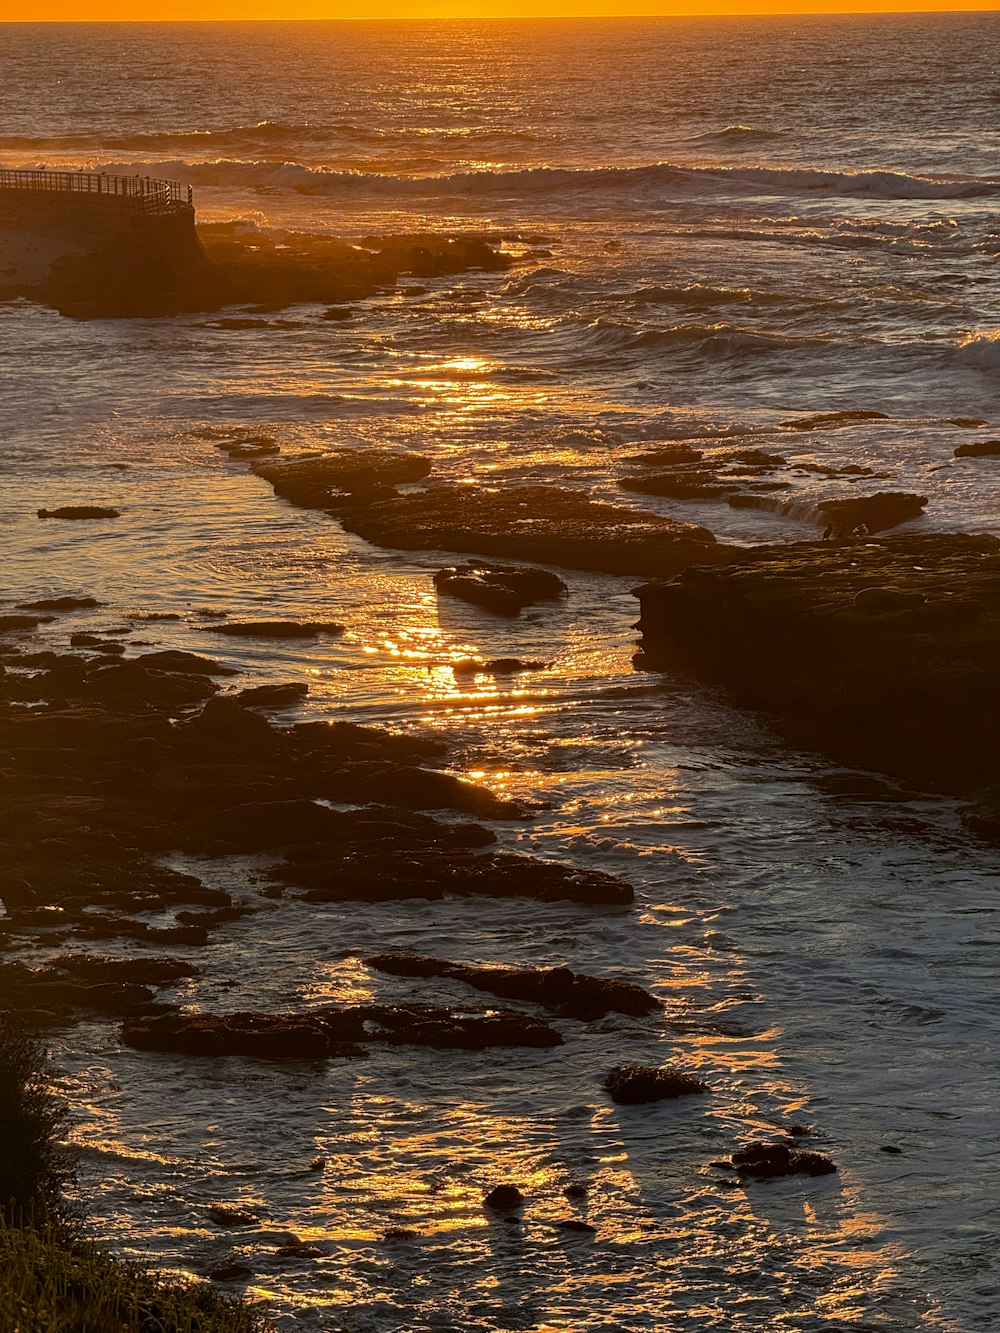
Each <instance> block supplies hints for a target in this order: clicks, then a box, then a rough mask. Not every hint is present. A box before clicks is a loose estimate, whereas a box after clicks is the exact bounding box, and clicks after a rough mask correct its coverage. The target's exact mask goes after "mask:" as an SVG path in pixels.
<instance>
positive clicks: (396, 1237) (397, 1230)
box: [382, 1227, 417, 1245]
mask: <svg viewBox="0 0 1000 1333" xmlns="http://www.w3.org/2000/svg"><path fill="white" fill-rule="evenodd" d="M416 1238H417V1233H416V1232H415V1231H412V1230H411V1229H410V1228H409V1227H386V1229H385V1234H384V1235H383V1236H382V1244H383V1245H393V1244H395V1243H396V1242H397V1241H403V1240H416Z"/></svg>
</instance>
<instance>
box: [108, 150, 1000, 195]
mask: <svg viewBox="0 0 1000 1333" xmlns="http://www.w3.org/2000/svg"><path fill="white" fill-rule="evenodd" d="M100 165H101V167H102V168H103V169H106V170H108V171H114V172H117V173H120V174H126V175H127V174H129V173H131V172H137V173H139V174H141V175H145V174H151V175H158V176H163V175H172V176H177V177H179V178H180V179H183V180H185V181H189V182H190V183H192V184H195V185H202V186H205V187H230V188H232V187H235V188H239V189H244V190H255V189H258V190H273V189H283V190H288V191H291V192H295V193H298V194H304V195H331V196H337V195H344V194H360V195H376V196H382V197H384V196H387V195H388V196H391V195H405V196H419V197H424V198H425V197H427V196H428V195H442V194H444V195H452V196H453V195H462V196H465V197H476V196H485V197H489V198H491V199H493V198H496V197H498V196H500V197H502V196H510V195H524V194H527V195H531V194H536V193H539V194H541V193H544V194H547V195H550V194H552V193H553V192H555V191H559V192H562V193H572V194H574V195H575V196H577V202H579V197H580V196H588V195H589V196H592V197H593V198H594V199H596V201H597V202H600V201H601V200H604V199H606V198H607V196H608V194H609V192H613V191H617V192H624V193H626V194H630V193H631V194H641V195H644V196H646V197H647V198H648V197H649V196H650V195H654V196H658V195H661V194H667V195H669V194H671V193H672V194H675V195H681V196H684V195H690V194H697V193H701V194H703V193H705V192H706V191H715V192H717V193H723V194H725V193H731V194H741V195H747V194H751V195H752V194H768V195H774V194H778V195H803V194H805V195H808V194H825V195H833V196H845V197H859V198H878V199H972V198H980V197H987V196H991V195H996V194H1000V179H983V178H980V177H972V178H966V179H961V180H940V179H936V178H931V177H927V176H910V175H907V174H906V173H905V172H897V171H818V170H809V169H799V168H778V167H684V166H678V165H675V164H673V163H669V162H658V163H655V164H652V165H649V166H638V167H596V168H571V167H529V168H525V169H522V170H516V171H458V172H450V173H448V174H445V175H426V176H420V175H402V174H389V173H379V172H363V171H339V170H324V169H323V168H320V167H308V166H304V165H302V164H301V163H299V162H277V161H265V160H257V159H255V160H250V161H244V160H242V159H239V158H220V159H217V160H215V161H211V162H190V161H187V160H184V159H176V160H172V161H162V160H161V161H151V162H147V161H143V162H136V161H119V162H107V163H101V164H100Z"/></svg>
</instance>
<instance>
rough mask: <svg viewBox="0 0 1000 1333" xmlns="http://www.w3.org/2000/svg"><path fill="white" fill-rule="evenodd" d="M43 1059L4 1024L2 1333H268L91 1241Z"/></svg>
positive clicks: (195, 1290)
mask: <svg viewBox="0 0 1000 1333" xmlns="http://www.w3.org/2000/svg"><path fill="white" fill-rule="evenodd" d="M48 1074H49V1071H48V1062H47V1058H46V1055H45V1052H44V1050H43V1049H42V1047H41V1046H40V1045H39V1043H38V1042H37V1041H35V1039H34V1038H33V1037H31V1036H30V1035H29V1034H27V1033H25V1032H23V1031H22V1030H20V1029H19V1028H18V1026H17V1025H16V1023H15V1022H13V1021H12V1020H11V1019H10V1018H9V1017H4V1016H0V1329H2V1330H3V1333H266V1327H267V1326H266V1324H265V1323H264V1320H263V1318H262V1316H261V1315H260V1314H258V1313H257V1311H256V1310H255V1309H254V1307H253V1306H251V1305H249V1304H247V1303H246V1302H242V1301H232V1300H229V1299H226V1298H224V1297H222V1296H220V1295H219V1294H218V1292H216V1291H215V1290H213V1289H212V1288H211V1287H209V1286H206V1285H203V1284H197V1285H190V1284H183V1283H179V1282H177V1281H171V1280H168V1279H166V1278H163V1277H160V1276H159V1275H158V1274H156V1273H154V1272H152V1271H151V1270H150V1269H148V1268H146V1267H145V1266H144V1265H142V1264H136V1263H126V1262H123V1261H121V1260H118V1259H115V1258H113V1257H112V1256H111V1255H110V1254H107V1253H105V1252H104V1251H103V1250H101V1249H99V1248H98V1247H97V1246H96V1245H93V1244H92V1243H90V1242H89V1241H87V1240H85V1239H84V1238H83V1237H82V1227H81V1224H80V1221H79V1219H78V1218H77V1217H75V1216H74V1215H73V1213H72V1212H71V1210H70V1209H69V1208H68V1207H67V1205H66V1202H65V1193H64V1191H65V1187H66V1186H67V1185H68V1184H69V1182H70V1180H71V1178H72V1159H71V1157H70V1155H69V1153H68V1152H67V1150H66V1149H65V1147H64V1144H63V1136H64V1133H65V1130H66V1126H67V1121H68V1110H67V1108H66V1106H65V1104H64V1103H63V1102H62V1100H61V1099H60V1098H59V1097H58V1096H57V1095H56V1094H55V1093H54V1092H53V1091H52V1089H51V1087H50V1084H49V1077H48Z"/></svg>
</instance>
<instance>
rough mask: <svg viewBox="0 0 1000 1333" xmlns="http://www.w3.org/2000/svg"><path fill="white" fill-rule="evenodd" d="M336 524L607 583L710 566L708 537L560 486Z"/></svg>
mask: <svg viewBox="0 0 1000 1333" xmlns="http://www.w3.org/2000/svg"><path fill="white" fill-rule="evenodd" d="M340 519H341V522H342V523H343V524H344V526H345V527H346V528H348V530H349V531H351V532H356V533H358V534H359V535H360V536H362V537H364V538H365V539H366V540H367V541H370V542H374V543H375V544H376V545H377V546H388V547H395V548H397V549H400V550H406V551H419V550H445V551H468V552H474V553H476V554H478V555H484V556H499V557H502V558H504V557H506V558H512V559H516V560H531V561H538V562H541V563H543V564H549V565H557V566H562V567H565V568H569V569H588V570H594V571H597V572H601V573H608V574H639V573H650V574H654V573H655V574H656V575H664V574H667V573H672V572H676V571H679V570H681V569H686V568H688V567H689V566H691V565H693V564H718V563H722V562H724V561H726V560H728V559H729V558H730V551H731V548H729V547H726V546H723V545H722V544H720V543H717V542H716V540H715V538H714V536H713V535H712V534H711V533H710V532H709V531H708V530H707V529H706V528H701V527H698V526H696V525H695V524H693V523H680V522H677V521H675V520H673V519H669V518H663V517H661V516H660V515H658V514H651V513H647V512H644V511H642V510H638V509H629V508H624V507H619V506H617V505H611V504H606V503H604V502H602V501H597V500H591V499H590V498H589V497H588V496H587V495H585V494H584V493H583V492H582V491H577V490H570V489H568V488H563V487H558V486H503V487H497V488H491V487H486V486H461V485H454V486H444V485H442V486H435V487H432V488H430V489H428V490H425V491H420V492H416V493H413V494H409V495H401V496H397V497H395V498H391V499H386V500H382V501H378V502H375V503H373V504H366V505H356V506H353V507H348V508H347V509H346V510H344V511H343V512H342V513H341V515H340Z"/></svg>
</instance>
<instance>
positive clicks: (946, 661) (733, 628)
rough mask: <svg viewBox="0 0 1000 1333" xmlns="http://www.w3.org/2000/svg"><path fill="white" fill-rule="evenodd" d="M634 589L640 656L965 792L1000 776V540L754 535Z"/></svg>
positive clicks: (893, 766)
mask: <svg viewBox="0 0 1000 1333" xmlns="http://www.w3.org/2000/svg"><path fill="white" fill-rule="evenodd" d="M637 595H638V597H639V600H640V604H641V607H642V613H641V619H640V621H639V628H640V629H641V630H642V635H643V638H642V653H641V656H640V658H638V659H637V664H638V665H640V666H641V667H643V668H645V669H651V670H657V669H660V668H667V669H676V668H677V667H678V666H684V667H686V668H688V669H693V670H695V671H696V672H699V673H701V674H704V675H707V676H709V677H711V678H712V679H714V680H717V681H721V682H723V683H724V684H726V685H728V686H729V687H730V688H731V689H732V690H733V691H734V693H735V694H736V695H737V696H738V697H739V698H740V699H742V700H744V701H746V702H749V703H751V704H755V705H758V706H762V707H765V708H767V709H768V710H769V711H770V712H771V713H772V714H773V715H774V716H775V718H776V719H777V720H778V722H779V723H780V724H782V725H784V727H785V728H786V730H788V731H789V732H790V733H791V734H792V735H793V736H794V737H795V738H796V739H797V740H799V741H802V742H805V743H808V744H814V745H818V746H820V747H821V748H824V749H826V750H828V751H829V752H830V753H831V754H832V755H834V756H835V757H836V758H837V759H839V760H841V761H843V762H846V763H849V764H852V765H856V766H860V767H871V768H876V769H882V770H883V771H885V772H888V773H891V774H893V775H895V776H897V777H901V778H903V779H904V780H907V781H912V782H916V783H919V784H921V785H922V786H924V787H926V788H929V789H931V790H941V791H948V792H954V793H958V794H962V795H965V794H969V795H971V794H974V793H976V792H977V791H978V790H980V789H981V788H983V787H986V786H989V785H990V784H991V783H993V782H995V780H996V751H995V745H994V740H993V738H994V737H995V736H996V735H997V734H998V730H997V729H998V727H1000V541H997V540H996V539H995V538H992V537H975V536H964V535H955V536H948V535H928V536H924V537H904V536H897V537H885V538H882V539H880V540H877V541H872V540H865V541H855V542H849V543H845V544H838V545H831V544H824V543H802V544H798V545H794V546H784V547H758V548H752V549H750V550H747V551H746V552H745V553H744V554H743V555H742V557H741V558H740V559H739V560H737V561H734V562H732V563H730V564H729V565H727V566H724V567H721V568H704V567H703V568H698V569H692V570H689V571H687V572H686V573H684V574H681V575H680V576H679V577H677V578H674V579H672V580H670V581H668V582H663V583H650V584H646V585H645V586H644V587H642V588H639V589H638V590H637Z"/></svg>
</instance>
